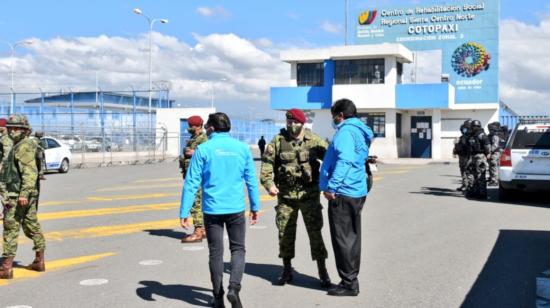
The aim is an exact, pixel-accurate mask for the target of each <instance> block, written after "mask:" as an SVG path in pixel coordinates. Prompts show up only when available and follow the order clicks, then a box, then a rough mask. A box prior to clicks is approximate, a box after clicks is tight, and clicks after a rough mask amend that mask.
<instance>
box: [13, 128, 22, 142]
mask: <svg viewBox="0 0 550 308" xmlns="http://www.w3.org/2000/svg"><path fill="white" fill-rule="evenodd" d="M10 138H11V140H13V141H14V142H19V141H21V140H22V139H23V138H25V132H23V131H15V130H12V131H10Z"/></svg>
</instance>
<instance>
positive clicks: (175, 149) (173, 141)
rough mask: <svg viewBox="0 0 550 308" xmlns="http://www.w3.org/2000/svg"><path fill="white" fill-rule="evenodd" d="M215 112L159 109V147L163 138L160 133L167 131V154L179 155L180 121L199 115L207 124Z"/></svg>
mask: <svg viewBox="0 0 550 308" xmlns="http://www.w3.org/2000/svg"><path fill="white" fill-rule="evenodd" d="M213 112H215V109H212V108H166V109H164V108H163V109H157V124H156V127H157V145H158V144H159V143H160V142H161V138H162V137H163V136H162V135H161V134H160V132H162V129H166V130H167V132H168V142H167V154H168V155H179V154H180V153H179V149H180V144H179V142H180V138H179V136H180V119H187V118H189V117H191V116H194V115H198V116H200V117H201V118H202V119H203V121H204V122H205V123H206V120H208V115H209V114H210V113H213Z"/></svg>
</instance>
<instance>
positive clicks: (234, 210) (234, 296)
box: [180, 112, 260, 308]
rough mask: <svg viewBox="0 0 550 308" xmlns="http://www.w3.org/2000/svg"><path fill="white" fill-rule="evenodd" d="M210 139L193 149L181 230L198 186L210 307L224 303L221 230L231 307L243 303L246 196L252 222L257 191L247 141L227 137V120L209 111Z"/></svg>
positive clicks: (256, 204) (184, 191)
mask: <svg viewBox="0 0 550 308" xmlns="http://www.w3.org/2000/svg"><path fill="white" fill-rule="evenodd" d="M205 129H206V133H207V134H208V135H209V140H208V141H207V142H205V143H203V144H201V145H199V146H198V147H197V149H196V150H195V153H194V154H193V157H192V158H191V162H190V164H189V170H188V171H187V175H186V177H185V185H184V186H183V193H182V198H181V206H180V218H181V225H182V227H183V228H189V226H190V222H189V211H190V209H191V207H192V205H193V202H194V200H195V195H196V193H197V191H198V189H199V187H200V186H202V197H203V198H202V200H203V204H202V210H203V213H204V224H205V227H206V238H207V241H208V249H209V251H210V254H209V266H210V279H211V281H212V288H213V294H214V300H213V303H212V304H213V306H214V307H224V302H223V295H224V289H223V285H222V281H223V234H224V226H225V228H227V233H228V236H229V249H230V250H231V274H230V278H229V288H228V292H227V299H228V300H229V302H230V303H231V305H232V307H233V308H239V307H242V303H241V299H240V296H239V292H240V290H241V280H242V277H243V272H244V266H245V231H246V218H245V196H244V187H243V186H244V184H246V187H247V190H248V199H249V202H250V219H251V224H256V222H257V221H258V211H259V209H260V195H259V191H258V180H257V178H256V171H255V168H254V160H253V158H252V154H251V153H250V149H249V148H248V145H246V144H244V143H242V142H239V141H238V140H236V139H234V138H232V137H231V136H230V135H229V131H230V130H231V121H230V120H229V117H228V116H227V115H226V114H225V113H222V112H217V113H213V114H210V115H209V116H208V121H207V122H206V125H205Z"/></svg>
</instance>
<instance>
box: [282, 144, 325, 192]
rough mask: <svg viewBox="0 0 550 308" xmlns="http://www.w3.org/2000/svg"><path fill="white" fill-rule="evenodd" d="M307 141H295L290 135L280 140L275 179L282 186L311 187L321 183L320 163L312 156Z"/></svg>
mask: <svg viewBox="0 0 550 308" xmlns="http://www.w3.org/2000/svg"><path fill="white" fill-rule="evenodd" d="M310 147H311V146H310V145H308V143H307V139H306V138H304V140H294V139H291V138H290V137H289V136H288V134H283V135H282V138H280V139H279V147H278V153H277V155H276V166H277V169H276V171H275V179H276V182H277V185H282V186H287V187H288V186H290V187H293V186H296V185H298V186H303V187H305V186H310V185H316V184H317V183H319V167H320V164H319V161H317V158H316V157H313V155H310Z"/></svg>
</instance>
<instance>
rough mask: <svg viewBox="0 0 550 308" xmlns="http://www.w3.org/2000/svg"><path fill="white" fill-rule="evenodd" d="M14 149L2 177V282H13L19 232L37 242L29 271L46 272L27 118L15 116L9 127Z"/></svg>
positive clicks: (33, 153) (34, 148)
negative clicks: (4, 187)
mask: <svg viewBox="0 0 550 308" xmlns="http://www.w3.org/2000/svg"><path fill="white" fill-rule="evenodd" d="M6 127H7V128H8V133H9V136H10V138H11V139H12V140H13V148H12V150H11V151H10V152H9V154H8V158H7V160H6V163H5V165H4V166H3V168H2V174H1V177H2V179H3V181H4V183H5V184H6V191H7V193H6V197H7V198H6V199H7V200H6V202H5V204H4V251H3V254H2V257H3V262H2V267H1V268H0V278H1V279H11V278H13V270H12V265H13V258H14V257H15V254H16V252H17V238H18V237H19V229H20V228H21V227H23V232H24V233H25V235H26V236H27V237H28V238H30V239H32V241H33V242H34V247H33V250H35V251H36V257H35V259H34V261H33V263H32V264H30V265H29V266H28V267H27V268H28V269H30V270H34V271H39V272H43V271H45V269H46V268H45V266H44V250H45V249H46V241H45V239H44V235H43V233H42V228H41V227H40V224H39V223H38V218H37V208H38V194H39V190H38V183H39V179H38V169H37V166H36V146H35V144H34V143H33V142H32V141H30V140H29V139H28V137H27V130H29V129H30V127H29V122H28V120H27V117H25V116H24V115H19V114H15V115H12V116H10V117H9V119H8V122H7V124H6Z"/></svg>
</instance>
